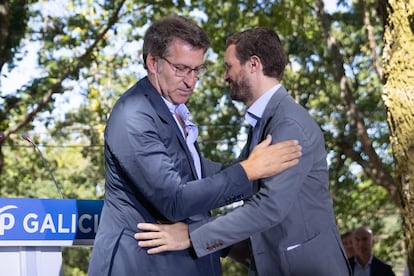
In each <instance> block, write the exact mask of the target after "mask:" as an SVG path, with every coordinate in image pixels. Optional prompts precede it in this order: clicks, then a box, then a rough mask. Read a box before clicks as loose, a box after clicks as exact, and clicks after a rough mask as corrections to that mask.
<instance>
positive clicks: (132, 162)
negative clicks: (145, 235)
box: [88, 78, 252, 276]
mask: <svg viewBox="0 0 414 276" xmlns="http://www.w3.org/2000/svg"><path fill="white" fill-rule="evenodd" d="M104 153H105V181H106V182H105V199H104V206H103V210H102V215H101V221H100V223H99V229H98V232H97V235H96V239H95V244H94V248H93V252H92V257H91V261H90V265H89V271H88V274H89V275H91V276H94V275H96V276H98V275H99V276H102V275H116V276H122V275H128V276H129V275H145V276H147V275H162V276H165V275H189V276H194V275H220V260H219V257H218V255H217V254H216V255H212V256H206V257H203V258H195V255H194V253H193V252H192V251H191V250H184V251H176V252H166V253H163V254H157V255H148V254H147V253H146V250H145V249H141V248H140V247H138V245H137V241H136V240H135V239H134V237H133V235H134V233H136V232H137V231H138V229H137V223H139V222H153V223H154V222H157V221H163V222H165V221H185V222H187V223H189V224H192V223H194V222H200V221H202V220H203V219H206V218H208V217H209V210H211V209H213V208H217V207H219V206H223V205H226V204H229V203H231V202H234V201H237V200H240V199H241V198H243V197H246V196H251V195H252V187H251V183H250V182H249V181H248V179H247V176H246V174H245V172H244V170H243V169H242V167H241V166H240V165H239V164H236V165H233V166H230V167H228V168H225V169H223V170H221V172H220V173H219V174H216V175H214V176H211V177H208V178H203V179H201V180H195V179H196V170H195V168H194V165H193V162H192V161H191V154H190V152H189V150H188V147H187V145H186V142H185V140H184V139H183V137H182V134H181V132H180V130H179V128H178V126H177V124H176V122H175V120H174V119H173V117H172V115H171V113H170V112H169V110H168V108H167V106H166V105H165V103H164V102H163V100H162V98H161V96H160V94H159V93H158V92H157V91H156V90H155V88H154V87H153V86H152V85H151V83H150V82H149V81H148V79H147V78H144V79H142V80H140V81H139V82H138V83H137V84H135V85H134V86H133V87H132V88H130V89H129V90H128V91H127V92H125V93H124V95H122V96H121V97H120V99H119V100H118V101H117V103H116V104H115V106H114V108H113V111H112V112H111V115H110V118H109V120H108V122H107V126H106V129H105V150H104ZM220 169H222V166H221V165H219V164H218V163H214V162H211V161H208V160H205V159H203V160H202V172H203V175H212V174H213V173H215V172H217V171H218V170H220Z"/></svg>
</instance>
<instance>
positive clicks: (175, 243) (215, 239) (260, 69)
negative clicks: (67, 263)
mask: <svg viewBox="0 0 414 276" xmlns="http://www.w3.org/2000/svg"><path fill="white" fill-rule="evenodd" d="M224 62H225V67H226V71H225V75H224V78H225V80H226V81H227V82H228V83H229V85H230V95H231V97H232V99H234V100H237V101H241V102H243V103H245V104H246V106H247V112H246V120H247V121H248V122H249V123H250V124H251V126H252V131H251V132H250V134H249V138H248V141H247V144H246V146H245V148H244V149H243V151H242V153H241V156H240V158H241V159H245V158H247V157H248V156H249V153H250V149H251V148H252V147H253V146H254V145H256V144H257V142H258V141H261V140H263V138H264V137H266V135H268V134H271V135H272V137H273V142H278V141H282V140H286V139H296V140H298V141H299V143H300V145H301V146H302V156H301V158H300V159H299V164H298V165H297V166H295V167H292V168H289V169H288V170H286V171H284V172H282V173H280V174H278V175H274V176H271V177H268V178H264V179H260V180H257V181H254V187H255V195H254V196H253V197H252V198H251V199H249V200H246V201H245V202H244V205H243V206H241V207H239V208H236V209H234V210H232V211H231V212H228V213H227V214H224V215H221V216H217V217H214V218H213V219H211V221H209V222H208V223H205V224H202V225H196V224H193V225H190V226H189V227H188V226H187V225H186V224H184V223H177V224H173V225H162V224H146V223H144V224H142V223H140V224H138V228H139V229H140V230H142V231H148V232H139V233H136V234H135V238H136V239H137V240H138V245H139V246H141V247H151V248H150V249H149V250H148V251H147V252H148V253H149V254H156V253H159V252H164V251H168V250H179V249H183V248H188V247H190V246H191V247H192V248H193V250H194V251H195V253H196V254H197V256H198V257H202V256H205V255H206V254H211V253H213V252H216V251H217V250H220V249H223V248H226V247H228V246H230V245H232V244H236V243H239V244H237V246H235V248H243V246H242V245H243V243H240V242H242V241H244V240H247V242H245V245H246V244H247V245H248V246H246V247H244V248H250V253H251V254H250V258H248V259H247V260H248V261H249V275H260V276H271V275H300V276H303V275H312V276H313V275H318V276H332V275H335V276H342V275H350V274H351V272H350V267H349V265H348V262H347V258H346V255H345V252H344V250H343V247H342V243H341V238H340V235H339V232H338V229H337V226H336V224H335V217H334V212H333V207H332V199H331V197H330V194H329V187H328V185H329V184H328V168H327V162H326V157H327V156H326V151H325V142H324V138H323V134H322V132H321V130H320V128H319V126H318V125H317V124H316V123H315V121H314V120H313V119H312V118H311V116H310V115H309V114H308V112H307V111H306V110H305V109H304V108H303V107H302V106H300V105H299V104H297V103H296V102H295V101H294V99H293V98H292V97H291V96H290V95H289V94H288V93H287V91H286V89H285V88H284V87H283V86H282V84H281V83H280V82H281V80H282V76H283V71H284V68H285V65H286V56H285V53H284V51H283V47H282V45H281V42H280V40H279V37H278V35H277V34H276V33H275V32H274V31H273V30H271V29H268V28H262V27H259V28H254V29H249V30H246V31H243V32H240V33H237V34H235V35H233V36H231V37H230V38H229V39H228V40H227V44H226V53H225V58H224ZM233 253H234V252H233V250H231V251H230V254H229V255H230V257H232V256H234V257H235V258H236V259H237V260H240V261H241V262H244V263H245V261H246V258H245V257H243V256H240V255H235V254H233Z"/></svg>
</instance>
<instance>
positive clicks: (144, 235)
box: [134, 232, 163, 240]
mask: <svg viewBox="0 0 414 276" xmlns="http://www.w3.org/2000/svg"><path fill="white" fill-rule="evenodd" d="M162 237H163V235H162V234H161V233H160V232H140V233H135V234H134V238H135V239H136V240H150V239H160V238H162Z"/></svg>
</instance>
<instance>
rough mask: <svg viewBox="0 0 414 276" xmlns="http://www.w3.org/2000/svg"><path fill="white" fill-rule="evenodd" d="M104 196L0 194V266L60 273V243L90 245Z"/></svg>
mask: <svg viewBox="0 0 414 276" xmlns="http://www.w3.org/2000/svg"><path fill="white" fill-rule="evenodd" d="M102 207H103V200H74V199H35V198H0V270H1V275H7V276H60V275H63V270H62V247H70V246H92V245H93V241H94V239H95V235H96V231H97V230H98V224H99V218H100V214H101V211H102Z"/></svg>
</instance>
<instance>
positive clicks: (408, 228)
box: [382, 0, 414, 276]
mask: <svg viewBox="0 0 414 276" xmlns="http://www.w3.org/2000/svg"><path fill="white" fill-rule="evenodd" d="M384 39H385V48H384V56H383V62H384V63H383V68H384V74H385V75H384V76H385V80H386V82H385V86H384V91H383V95H382V97H383V100H384V103H385V106H386V108H387V121H388V124H389V127H390V143H391V146H392V151H393V155H394V160H395V180H396V183H397V186H398V192H399V196H400V199H401V215H402V222H403V230H404V235H405V242H406V249H407V264H408V266H409V270H410V275H411V276H414V51H413V45H414V0H390V1H389V17H388V21H387V24H386V27H385V35H384Z"/></svg>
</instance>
